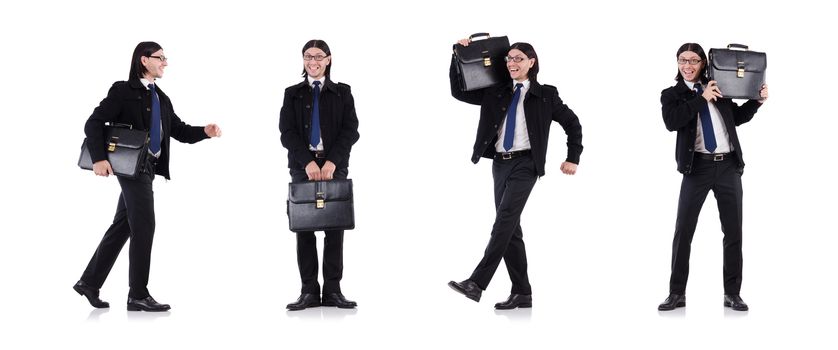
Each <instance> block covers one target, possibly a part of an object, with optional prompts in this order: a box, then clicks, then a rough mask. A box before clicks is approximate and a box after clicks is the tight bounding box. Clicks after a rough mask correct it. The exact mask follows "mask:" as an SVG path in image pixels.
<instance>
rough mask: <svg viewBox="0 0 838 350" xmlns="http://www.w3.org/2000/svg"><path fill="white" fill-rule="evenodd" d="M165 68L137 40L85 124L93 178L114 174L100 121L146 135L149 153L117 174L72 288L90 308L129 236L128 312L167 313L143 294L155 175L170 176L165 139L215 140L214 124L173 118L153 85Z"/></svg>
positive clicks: (158, 55)
mask: <svg viewBox="0 0 838 350" xmlns="http://www.w3.org/2000/svg"><path fill="white" fill-rule="evenodd" d="M167 66H168V61H167V59H166V56H165V55H164V54H163V48H162V47H161V46H160V45H159V44H157V43H154V42H141V43H139V44H138V45H137V47H136V48H135V49H134V53H133V55H132V59H131V70H130V73H129V75H128V81H118V82H115V83H114V84H113V86H112V87H111V89H110V91H108V96H107V97H105V99H104V100H102V102H101V103H100V104H99V106H98V107H96V109H94V110H93V114H92V115H91V116H90V118H89V119H88V120H87V123H86V124H85V125H84V133H85V135H86V136H87V148H88V150H89V151H90V156H91V159H92V161H93V172H94V173H95V174H96V175H98V176H106V177H107V176H110V175H114V171H113V168H112V167H111V164H110V162H109V161H108V155H107V151H106V149H105V123H110V124H111V125H116V124H120V125H128V126H130V127H132V128H133V129H140V130H146V131H148V134H149V139H148V150H149V151H148V154H146V157H145V162H144V163H145V164H143V166H142V171H141V174H140V175H138V176H137V177H136V178H128V177H122V176H118V177H117V180H118V181H119V186H120V188H121V190H122V191H121V193H120V195H119V201H118V202H117V206H116V215H115V216H114V219H113V223H112V224H111V226H110V228H108V230H107V231H106V232H105V236H104V237H103V238H102V241H101V242H100V243H99V246H98V247H97V248H96V252H95V253H94V254H93V257H92V258H91V259H90V262H89V263H88V265H87V268H86V269H85V270H84V273H83V274H82V276H81V279H79V281H78V282H77V283H76V285H74V286H73V289H74V290H75V291H76V292H78V293H79V294H80V295H83V296H85V297H86V298H87V300H88V302H90V305H92V306H93V307H95V308H107V307H109V306H110V305H109V304H108V303H107V302H105V301H102V300H101V299H100V298H99V289H100V288H102V285H103V284H104V282H105V279H106V278H107V277H108V273H109V272H110V270H111V267H113V264H114V262H115V261H116V258H117V256H118V255H119V252H120V250H122V247H123V246H124V245H125V242H126V241H128V239H129V238H130V240H131V243H130V245H129V252H128V260H129V266H128V284H129V286H130V289H129V291H128V304H127V308H128V310H129V311H167V310H169V309H170V307H169V305H167V304H161V303H158V302H157V301H156V300H154V298H152V297H151V294H150V293H149V291H148V288H147V286H148V277H149V268H150V266H151V245H152V240H153V238H154V230H155V215H154V191H153V190H152V182H153V181H154V175H155V174H157V175H162V176H163V177H165V178H166V179H167V180H168V179H170V176H169V139H170V138H174V139H176V140H178V141H180V142H185V143H195V142H198V141H201V140H204V139H207V138H210V137H220V136H221V129H220V128H219V127H218V125H215V124H208V125H207V126H203V127H199V126H190V125H188V124H186V123H184V122H183V121H181V120H180V118H178V116H177V115H176V114H175V112H174V109H173V108H172V102H171V101H170V100H169V97H168V96H167V95H166V94H165V93H164V92H163V90H161V89H160V88H159V86H157V79H160V78H162V77H163V71H164V70H165V68H166V67H167Z"/></svg>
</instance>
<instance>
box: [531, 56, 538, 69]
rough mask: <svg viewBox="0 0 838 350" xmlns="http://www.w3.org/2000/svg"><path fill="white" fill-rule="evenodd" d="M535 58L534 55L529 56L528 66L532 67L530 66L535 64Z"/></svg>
mask: <svg viewBox="0 0 838 350" xmlns="http://www.w3.org/2000/svg"><path fill="white" fill-rule="evenodd" d="M536 59H537V58H535V57H533V58H530V68H532V66H534V65H535V60H536Z"/></svg>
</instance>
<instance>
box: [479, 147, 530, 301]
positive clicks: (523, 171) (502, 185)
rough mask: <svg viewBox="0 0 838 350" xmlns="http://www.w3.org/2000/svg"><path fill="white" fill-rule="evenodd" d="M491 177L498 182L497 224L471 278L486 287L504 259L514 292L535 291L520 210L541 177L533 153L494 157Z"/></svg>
mask: <svg viewBox="0 0 838 350" xmlns="http://www.w3.org/2000/svg"><path fill="white" fill-rule="evenodd" d="M492 177H493V179H494V183H495V224H494V226H492V236H491V238H490V239H489V244H488V245H487V246H486V251H485V252H484V253H483V259H482V260H480V263H479V264H477V268H475V269H474V272H472V274H471V277H469V279H470V280H472V281H474V282H475V283H477V285H478V286H480V288H482V289H486V288H487V287H488V286H489V282H491V280H492V276H494V274H495V271H496V270H497V269H498V265H500V261H501V259H503V261H504V262H506V270H507V271H508V272H509V279H510V280H512V293H513V294H527V295H528V294H532V288H531V286H530V280H529V277H528V276H527V252H526V249H525V247H524V233H523V231H521V213H522V212H523V211H524V206H525V205H526V204H527V199H528V198H529V196H530V193H531V192H532V188H533V186H535V181H536V179H538V176H536V172H535V164H534V163H533V160H532V156H530V155H525V156H521V157H517V158H513V159H508V160H501V159H495V160H494V162H493V163H492Z"/></svg>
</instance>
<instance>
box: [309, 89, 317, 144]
mask: <svg viewBox="0 0 838 350" xmlns="http://www.w3.org/2000/svg"><path fill="white" fill-rule="evenodd" d="M313 84H314V101H313V102H312V103H311V104H312V105H314V106H313V107H312V111H311V139H310V141H309V144H310V145H311V147H312V148H314V147H317V145H318V144H320V82H319V81H315V82H314V83H313Z"/></svg>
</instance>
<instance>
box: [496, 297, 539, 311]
mask: <svg viewBox="0 0 838 350" xmlns="http://www.w3.org/2000/svg"><path fill="white" fill-rule="evenodd" d="M516 307H520V308H525V307H532V295H524V294H510V295H509V299H506V301H502V302H499V303H497V304H495V309H498V310H511V309H514V308H516Z"/></svg>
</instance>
